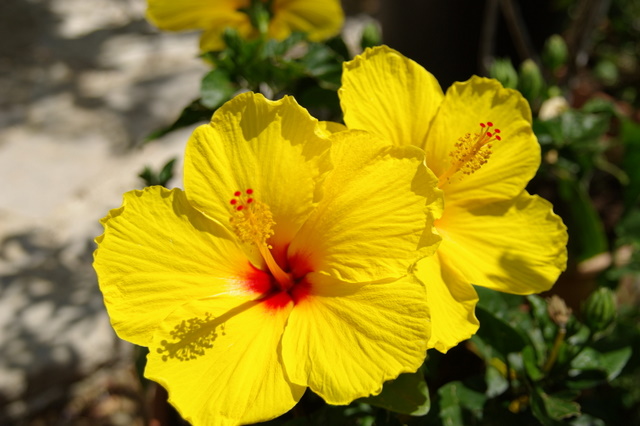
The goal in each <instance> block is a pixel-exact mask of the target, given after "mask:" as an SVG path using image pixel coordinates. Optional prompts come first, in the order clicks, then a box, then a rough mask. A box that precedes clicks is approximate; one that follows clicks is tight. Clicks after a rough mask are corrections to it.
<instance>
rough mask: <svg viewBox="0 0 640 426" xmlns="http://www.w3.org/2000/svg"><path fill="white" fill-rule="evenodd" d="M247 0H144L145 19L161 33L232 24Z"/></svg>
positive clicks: (247, 2)
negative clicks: (145, 4)
mask: <svg viewBox="0 0 640 426" xmlns="http://www.w3.org/2000/svg"><path fill="white" fill-rule="evenodd" d="M248 4H249V0H181V1H175V0H147V19H148V20H149V21H150V22H151V23H152V24H154V25H155V26H157V27H158V28H161V29H163V30H170V31H180V30H192V29H206V28H211V27H213V26H218V25H221V24H223V23H224V22H234V21H235V20H237V19H238V16H239V15H245V16H247V15H246V14H244V13H242V12H238V9H239V8H241V7H246V6H248Z"/></svg>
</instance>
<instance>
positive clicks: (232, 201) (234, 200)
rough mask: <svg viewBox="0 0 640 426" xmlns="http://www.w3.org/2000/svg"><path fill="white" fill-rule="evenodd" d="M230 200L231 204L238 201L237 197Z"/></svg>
mask: <svg viewBox="0 0 640 426" xmlns="http://www.w3.org/2000/svg"><path fill="white" fill-rule="evenodd" d="M229 202H230V203H231V204H237V203H238V200H236V199H235V198H234V199H233V200H231V201H229Z"/></svg>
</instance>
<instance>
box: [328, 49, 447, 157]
mask: <svg viewBox="0 0 640 426" xmlns="http://www.w3.org/2000/svg"><path fill="white" fill-rule="evenodd" d="M338 94H339V95H340V104H341V106H342V111H343V113H344V122H345V123H346V125H347V127H348V128H350V129H363V130H367V131H370V132H373V133H376V134H377V135H379V136H381V137H382V138H383V139H385V140H387V141H389V142H391V143H393V144H395V145H416V146H419V147H423V146H424V143H425V140H426V136H427V131H428V130H429V123H430V122H431V120H432V119H433V117H434V116H435V114H436V111H437V109H438V106H439V105H440V102H441V101H442V98H443V94H442V89H441V88H440V85H439V84H438V81H437V80H436V79H435V77H434V76H433V75H431V74H430V73H429V72H427V71H426V70H425V69H424V68H422V67H421V66H420V65H418V64H417V63H415V62H413V61H412V60H410V59H408V58H406V57H404V56H402V54H400V53H398V52H396V51H395V50H393V49H390V48H389V47H387V46H378V47H374V48H372V49H366V50H365V51H364V53H363V54H361V55H359V56H357V57H356V58H355V59H353V60H352V61H350V62H347V63H345V64H344V67H343V74H342V87H341V88H340V90H339V91H338Z"/></svg>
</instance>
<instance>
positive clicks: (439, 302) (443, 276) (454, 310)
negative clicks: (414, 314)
mask: <svg viewBox="0 0 640 426" xmlns="http://www.w3.org/2000/svg"><path fill="white" fill-rule="evenodd" d="M445 244H446V242H445V241H443V242H442V243H441V247H442V246H443V245H445ZM439 254H440V249H438V253H437V254H436V255H434V256H430V257H426V258H424V259H422V260H420V261H419V262H418V263H417V264H416V267H415V274H416V276H417V277H418V279H420V281H422V282H423V283H424V285H425V287H426V289H427V301H428V303H429V311H430V318H431V336H430V337H429V348H436V349H437V350H438V351H440V352H442V353H446V352H447V351H448V350H449V349H451V348H452V347H454V346H456V345H457V344H458V343H460V342H462V341H463V340H467V339H468V338H469V337H471V336H473V335H474V334H475V332H476V331H477V330H478V319H477V318H476V315H475V313H474V310H475V306H476V303H478V295H477V294H476V291H475V290H474V289H473V287H472V286H471V284H469V282H468V281H467V280H466V279H465V277H464V276H462V275H461V274H460V273H459V272H458V271H456V269H455V268H453V267H451V265H448V264H447V263H446V261H445V259H443V257H441V256H440V255H439Z"/></svg>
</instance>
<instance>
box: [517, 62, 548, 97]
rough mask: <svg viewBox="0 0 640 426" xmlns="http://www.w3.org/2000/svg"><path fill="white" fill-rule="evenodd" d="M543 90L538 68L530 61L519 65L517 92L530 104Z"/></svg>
mask: <svg viewBox="0 0 640 426" xmlns="http://www.w3.org/2000/svg"><path fill="white" fill-rule="evenodd" d="M543 88H544V79H543V78H542V73H541V72H540V68H538V65H536V63H535V62H533V61H532V60H531V59H527V60H526V61H524V62H523V63H522V64H520V79H519V81H518V90H520V93H522V95H523V96H524V97H525V98H527V100H528V101H529V102H530V103H531V102H533V101H534V100H535V99H537V98H538V96H540V94H541V93H542V89H543Z"/></svg>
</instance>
